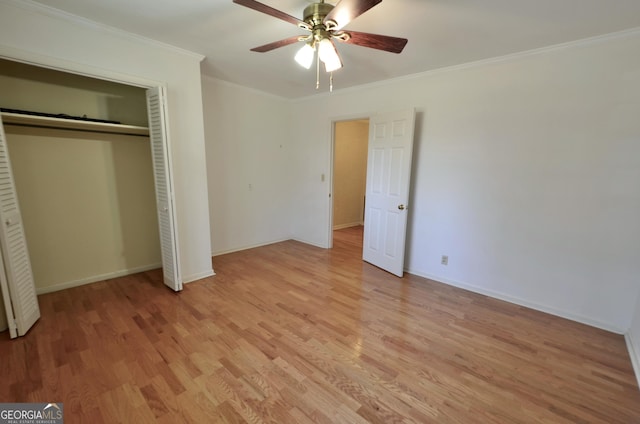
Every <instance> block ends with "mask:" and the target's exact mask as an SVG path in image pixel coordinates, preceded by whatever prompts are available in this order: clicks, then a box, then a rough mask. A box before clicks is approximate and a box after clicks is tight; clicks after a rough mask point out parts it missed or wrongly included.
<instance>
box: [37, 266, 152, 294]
mask: <svg viewBox="0 0 640 424" xmlns="http://www.w3.org/2000/svg"><path fill="white" fill-rule="evenodd" d="M158 268H162V264H161V263H159V264H152V265H145V266H140V267H136V268H130V269H122V270H120V271H114V272H108V273H106V274H100V275H93V276H91V277H86V278H81V279H79V280H74V281H67V282H65V283H59V284H54V285H52V286H47V287H36V294H45V293H52V292H56V291H60V290H64V289H70V288H72V287H78V286H84V285H85V284H91V283H97V282H98V281H104V280H109V279H111V278H118V277H124V276H125V275H131V274H135V273H137V272H144V271H151V270H152V269H158Z"/></svg>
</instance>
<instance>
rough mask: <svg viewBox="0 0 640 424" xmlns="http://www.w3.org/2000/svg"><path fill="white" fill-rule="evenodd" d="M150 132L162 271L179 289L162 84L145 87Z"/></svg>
mask: <svg viewBox="0 0 640 424" xmlns="http://www.w3.org/2000/svg"><path fill="white" fill-rule="evenodd" d="M147 113H148V115H149V135H150V139H151V154H152V156H153V175H154V178H155V186H156V204H157V209H158V223H159V226H160V248H161V250H162V273H163V278H164V283H165V284H166V285H167V286H168V287H170V288H171V289H173V290H175V291H180V290H182V278H181V276H180V272H179V266H178V236H177V232H176V228H177V225H176V219H175V208H174V197H173V181H172V178H171V166H170V165H171V164H170V155H169V154H168V152H169V137H168V131H167V116H166V95H165V92H164V88H163V87H156V88H151V89H149V90H147Z"/></svg>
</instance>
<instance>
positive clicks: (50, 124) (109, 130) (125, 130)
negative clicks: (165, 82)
mask: <svg viewBox="0 0 640 424" xmlns="http://www.w3.org/2000/svg"><path fill="white" fill-rule="evenodd" d="M0 115H1V116H2V122H3V123H4V124H5V125H15V126H21V127H34V128H49V129H62V130H71V131H84V132H94V133H102V134H122V135H132V136H140V137H148V136H149V128H148V127H138V126H135V125H122V124H109V123H103V122H92V121H78V120H72V119H63V118H50V117H44V116H34V115H22V114H19V113H10V112H2V113H1V114H0Z"/></svg>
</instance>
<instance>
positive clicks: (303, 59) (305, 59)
mask: <svg viewBox="0 0 640 424" xmlns="http://www.w3.org/2000/svg"><path fill="white" fill-rule="evenodd" d="M315 53H316V50H315V49H314V48H313V47H311V46H310V45H309V44H305V45H304V46H302V48H301V49H300V50H298V53H296V56H295V60H296V62H298V64H299V65H300V66H302V67H303V68H306V69H309V68H311V64H312V63H313V57H314V56H315Z"/></svg>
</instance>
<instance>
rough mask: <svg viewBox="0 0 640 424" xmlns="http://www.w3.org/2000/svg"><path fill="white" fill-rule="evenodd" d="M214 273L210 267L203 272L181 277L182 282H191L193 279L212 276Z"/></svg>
mask: <svg viewBox="0 0 640 424" xmlns="http://www.w3.org/2000/svg"><path fill="white" fill-rule="evenodd" d="M214 275H216V273H215V272H213V269H211V270H207V271H204V272H200V273H198V274H191V275H189V276H188V277H182V283H183V284H187V283H193V282H194V281H197V280H202V279H203V278H207V277H212V276H214Z"/></svg>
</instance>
